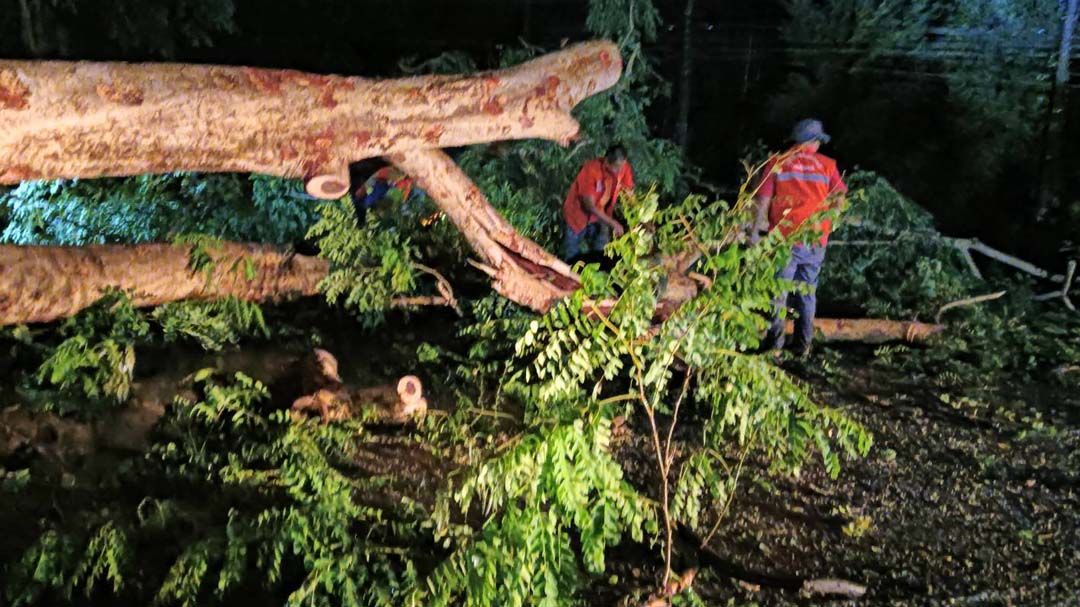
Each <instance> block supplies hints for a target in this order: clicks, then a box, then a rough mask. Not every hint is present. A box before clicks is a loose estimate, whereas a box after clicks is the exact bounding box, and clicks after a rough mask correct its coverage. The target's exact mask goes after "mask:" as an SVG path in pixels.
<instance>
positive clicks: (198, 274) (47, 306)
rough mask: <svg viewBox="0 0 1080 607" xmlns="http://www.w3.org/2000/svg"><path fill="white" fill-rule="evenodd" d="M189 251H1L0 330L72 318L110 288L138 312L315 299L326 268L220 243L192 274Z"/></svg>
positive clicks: (163, 247) (162, 247)
mask: <svg viewBox="0 0 1080 607" xmlns="http://www.w3.org/2000/svg"><path fill="white" fill-rule="evenodd" d="M191 246H192V245H172V244H140V245H89V246H83V247H33V246H14V245H0V325H10V324H17V323H30V322H47V321H51V320H55V319H58V318H65V317H67V316H71V315H73V314H75V313H77V312H78V311H79V310H82V309H83V308H85V307H87V306H89V305H90V304H92V303H94V302H95V301H97V300H98V299H100V298H101V295H102V293H103V292H104V291H105V290H106V289H109V288H113V289H120V290H123V291H125V292H127V293H129V294H130V296H131V299H132V302H133V303H134V304H135V305H136V306H139V307H144V306H156V305H161V304H164V303H169V302H173V301H181V300H190V299H215V298H221V297H226V296H230V295H231V296H235V297H238V298H240V299H243V300H246V301H268V300H277V299H282V298H286V297H291V296H297V295H314V294H316V293H318V284H319V281H320V280H322V279H323V278H324V277H325V276H326V273H327V270H328V268H329V265H328V264H327V262H326V261H325V260H323V259H319V258H316V257H305V256H302V255H296V256H291V257H290V256H287V255H286V254H285V253H284V252H282V251H280V250H279V249H277V248H274V247H271V246H264V245H253V244H240V243H230V242H225V243H220V245H211V246H207V247H206V248H205V251H206V253H207V254H208V255H209V256H210V262H209V265H206V266H205V267H204V269H203V270H193V269H192V267H191Z"/></svg>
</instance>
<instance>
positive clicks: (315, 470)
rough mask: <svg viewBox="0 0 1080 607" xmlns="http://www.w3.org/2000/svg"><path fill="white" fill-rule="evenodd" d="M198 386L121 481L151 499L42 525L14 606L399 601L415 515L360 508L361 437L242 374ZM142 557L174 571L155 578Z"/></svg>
mask: <svg viewBox="0 0 1080 607" xmlns="http://www.w3.org/2000/svg"><path fill="white" fill-rule="evenodd" d="M197 381H198V383H199V385H198V387H199V389H200V391H201V392H202V393H203V395H204V396H203V397H202V399H201V400H199V401H198V402H189V401H184V400H178V401H177V402H176V403H175V404H174V405H173V406H172V407H171V408H170V409H169V410H168V412H167V417H166V420H165V428H164V432H163V433H162V435H161V438H159V440H158V442H156V443H155V445H154V446H153V448H152V450H151V452H150V453H149V454H148V455H146V456H145V457H143V458H141V460H140V461H138V462H137V463H136V464H137V465H133V466H129V467H128V468H127V470H128V473H127V476H126V477H124V478H122V483H123V484H122V486H121V490H123V489H127V490H133V489H135V488H138V487H140V486H143V487H153V488H156V493H155V495H153V496H151V497H147V498H146V499H144V500H143V501H142V502H140V503H139V504H137V505H135V506H127V507H125V508H124V509H122V510H120V511H118V512H117V511H114V512H110V511H108V510H98V509H93V508H88V509H87V510H85V511H81V512H78V513H77V514H78V517H77V520H61V521H59V522H56V523H47V527H46V529H45V530H44V532H43V533H42V535H41V536H40V538H39V540H38V541H37V542H36V543H35V544H34V545H33V546H32V547H30V548H29V549H28V550H27V551H26V552H25V553H24V554H23V556H22V559H21V560H20V561H19V562H18V563H17V565H16V566H15V567H14V568H13V571H12V575H11V576H10V578H9V582H8V585H7V596H8V598H9V600H10V601H11V604H13V605H25V604H35V603H42V604H47V602H48V597H49V596H51V594H49V593H50V592H54V593H59V594H60V596H62V597H64V598H65V600H70V598H71V596H72V593H73V592H74V591H75V590H82V591H84V592H86V593H87V595H89V594H90V593H91V592H92V591H93V590H94V588H95V585H96V584H97V583H99V582H107V583H108V584H109V585H110V586H111V589H112V592H113V593H114V594H116V595H118V596H130V597H132V598H136V599H137V598H140V597H141V598H142V599H143V600H148V599H150V598H151V596H148V595H147V593H150V594H151V595H152V596H153V598H154V600H155V601H156V602H158V603H160V604H166V605H184V606H185V607H186V606H190V605H203V604H208V603H215V604H218V603H229V602H232V601H233V600H234V598H233V597H235V596H237V592H238V591H240V590H241V589H243V588H246V587H265V588H268V589H272V590H275V591H277V592H276V593H275V594H280V595H281V596H286V597H287V598H286V599H285V604H287V605H396V604H400V595H399V589H400V588H402V587H405V586H411V585H413V583H414V577H415V573H414V572H413V570H412V565H411V560H410V558H409V551H408V550H407V549H403V548H400V547H398V545H397V544H396V542H399V541H405V540H408V539H414V538H413V537H412V535H413V533H412V531H410V529H411V526H410V525H409V524H407V520H408V519H405V520H404V521H403V520H399V519H395V513H392V512H389V511H384V510H381V509H378V508H375V507H371V506H365V505H363V504H362V503H361V502H360V501H359V500H358V499H357V496H362V495H364V493H365V492H370V491H371V490H372V489H373V488H374V487H377V486H378V484H379V479H378V478H359V477H355V476H352V475H350V474H349V473H348V467H347V466H342V464H343V463H344V462H345V461H346V460H347V458H348V457H349V455H350V454H351V453H352V451H353V448H354V444H355V442H354V441H355V440H357V439H358V438H361V437H362V435H363V431H362V429H361V428H360V427H359V426H357V425H356V424H355V423H341V424H334V425H329V426H328V425H323V424H319V423H317V422H306V421H294V420H292V419H291V418H290V416H289V414H288V412H286V411H272V410H268V409H267V407H266V405H265V400H266V398H267V390H266V387H265V386H263V385H262V384H260V383H259V382H257V381H254V380H252V379H250V378H248V377H246V376H243V375H240V374H238V375H236V377H235V378H234V379H233V380H231V381H228V382H221V381H219V380H216V379H214V378H213V377H212V375H211V374H210V373H209V372H203V373H200V374H199V376H198V379H197ZM358 433H359V434H358ZM196 496H197V497H196ZM399 514H401V515H403V516H408V511H407V510H406V511H405V512H400V511H399ZM403 523H406V524H403ZM144 551H150V552H152V554H153V555H154V558H161V556H162V552H164V553H165V556H166V557H167V558H168V559H169V562H170V563H171V564H170V565H168V566H167V568H166V570H165V572H164V573H163V574H162V573H161V572H153V571H148V570H147V569H146V568H144V567H141V566H140V560H141V559H142V558H144V557H143V552H144ZM282 593H283V594H282Z"/></svg>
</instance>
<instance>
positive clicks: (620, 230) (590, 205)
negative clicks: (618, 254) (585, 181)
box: [578, 196, 626, 238]
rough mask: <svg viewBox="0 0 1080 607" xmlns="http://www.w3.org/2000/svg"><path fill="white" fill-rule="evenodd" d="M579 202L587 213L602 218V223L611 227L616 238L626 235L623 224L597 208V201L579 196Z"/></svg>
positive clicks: (590, 197)
mask: <svg viewBox="0 0 1080 607" xmlns="http://www.w3.org/2000/svg"><path fill="white" fill-rule="evenodd" d="M578 200H579V201H580V202H581V208H582V209H584V210H585V212H586V213H591V214H593V215H596V216H597V217H599V218H600V221H602V222H604V223H606V224H607V225H608V226H610V227H611V233H612V235H613V236H615V238H618V237H620V236H622V235H623V234H625V233H626V228H624V227H623V225H622V224H621V223H619V222H618V221H615V218H614V217H612V216H611V215H608V214H607V213H605V212H603V211H601V210H600V208H599V207H597V206H596V201H595V200H593V197H592V196H578Z"/></svg>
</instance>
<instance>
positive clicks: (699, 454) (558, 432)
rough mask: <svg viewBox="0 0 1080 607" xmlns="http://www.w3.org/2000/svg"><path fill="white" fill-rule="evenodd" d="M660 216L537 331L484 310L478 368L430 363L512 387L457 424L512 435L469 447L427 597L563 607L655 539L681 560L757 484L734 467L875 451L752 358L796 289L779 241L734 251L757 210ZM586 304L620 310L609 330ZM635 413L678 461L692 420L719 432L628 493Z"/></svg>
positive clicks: (844, 422)
mask: <svg viewBox="0 0 1080 607" xmlns="http://www.w3.org/2000/svg"><path fill="white" fill-rule="evenodd" d="M658 200H659V199H658V196H657V195H656V194H655V193H650V194H649V195H647V196H645V197H642V198H637V197H634V196H628V197H627V198H626V199H625V200H624V211H625V213H626V216H627V221H628V225H629V227H630V230H629V232H628V233H627V234H626V235H625V236H624V237H623V238H621V239H618V240H616V241H615V242H614V243H613V244H612V245H611V247H610V248H609V253H610V254H611V255H612V256H613V257H614V260H615V267H614V268H613V269H612V270H611V271H610V273H603V272H600V271H599V270H598V269H597V268H596V267H593V266H589V267H585V268H582V274H581V275H582V280H583V284H584V288H583V289H582V291H580V292H578V293H576V294H575V295H574V296H572V297H571V298H570V299H569V300H568V301H566V302H564V303H562V304H559V305H557V306H556V307H555V308H554V309H553V310H552V311H551V312H549V313H548V314H546V315H544V316H543V317H541V318H539V319H537V318H532V319H530V318H528V317H521V316H516V315H513V314H507V313H505V311H500V310H497V309H491V308H490V307H488V306H487V305H485V306H484V307H483V308H481V309H480V310H478V311H477V312H479V316H480V322H478V323H476V324H474V325H473V326H472V327H470V328H469V329H467V330H466V331H465V332H464V333H463V335H462V336H463V338H465V339H468V340H470V342H471V345H469V347H468V349H467V352H466V354H465V355H464V356H455V355H452V354H448V353H446V352H441V351H439V352H430V351H428V350H425V354H426V357H427V358H429V359H432V358H433V357H434V359H435V360H437V361H439V362H442V363H443V364H445V363H446V362H449V361H457V362H458V363H459V366H458V369H459V371H458V373H459V375H460V378H461V379H462V380H463V381H469V382H472V383H473V384H475V383H476V381H477V379H476V376H477V375H479V376H481V377H482V376H483V375H485V374H492V373H494V374H498V375H499V376H501V377H503V381H502V383H501V386H500V387H499V389H498V390H496V391H494V394H493V398H491V399H489V401H488V402H487V406H488V407H490V409H487V410H485V411H476V412H474V413H473V414H472V415H471V416H470V415H469V414H468V413H467V414H466V415H465V417H464V418H462V419H461V420H456V419H453V418H452V419H448V420H444V421H443V423H444V424H453V423H459V424H462V426H463V433H464V432H476V430H475V428H476V420H477V419H478V416H479V415H480V414H481V413H483V415H484V417H490V418H496V419H498V420H499V422H498V423H499V424H501V425H502V428H503V431H502V433H501V434H499V433H497V434H496V436H503V437H505V433H506V431H508V430H510V429H512V430H511V431H512V434H511V435H510V438H499V439H497V440H496V441H495V442H494V444H491V443H490V441H488V440H487V438H488V436H487V435H485V437H484V439H477V440H476V441H472V442H469V441H468V439H464V440H466V441H467V442H466V443H465V444H467V445H468V444H474V445H477V446H476V447H475V448H474V449H470V451H469V452H470V453H476V452H477V451H479V452H480V453H481V455H479V456H477V457H475V461H476V463H475V464H473V465H472V466H470V467H468V468H466V469H464V470H462V471H460V472H459V473H457V474H456V475H455V476H454V478H453V480H452V482H451V483H450V486H449V487H448V488H447V489H446V490H445V491H444V492H443V493H442V494H441V496H440V499H439V501H438V502H437V503H438V505H437V507H436V509H435V511H434V512H435V514H434V524H435V528H436V537H437V538H441V539H443V540H444V541H446V542H448V545H450V546H454V547H455V548H454V552H453V553H452V555H451V556H450V558H449V559H448V560H446V561H444V562H443V564H442V565H440V566H439V568H437V569H436V570H435V572H434V573H433V574H432V576H431V577H430V578H429V580H428V585H427V587H426V589H425V592H424V593H422V594H421V595H420V596H421V597H422V598H424V599H427V600H434V603H435V604H451V603H458V602H462V603H466V604H470V605H492V604H519V605H531V604H542V605H548V604H550V605H555V604H564V603H566V602H568V601H571V600H572V599H573V597H575V596H576V593H577V592H578V591H579V590H580V589H581V587H582V584H583V583H584V582H586V581H588V580H590V578H593V579H595V578H594V577H593V576H597V575H598V574H600V573H601V572H602V571H603V569H604V562H605V560H604V559H605V556H604V555H605V551H606V549H607V548H608V547H610V546H612V545H615V544H617V543H619V542H621V541H623V540H625V539H631V540H633V541H642V540H643V539H644V537H645V536H644V534H645V533H648V534H657V533H662V535H661V537H659V540H660V544H661V545H662V546H663V545H666V546H671V542H672V536H671V532H672V530H673V529H674V527H675V526H676V525H678V524H681V523H686V524H691V525H695V526H696V525H698V524H699V523H700V522H701V518H702V517H701V513H702V511H703V510H704V509H705V507H706V506H707V505H714V504H716V505H726V504H728V503H729V502H730V498H731V496H732V495H733V494H734V487H735V484H736V482H737V480H738V474H739V471H740V470H741V464H740V465H739V466H737V467H734V466H729V464H728V463H727V459H728V457H729V456H735V457H740V454H741V458H745V457H746V454H747V453H748V452H750V451H755V452H757V453H759V454H761V455H763V456H764V457H765V458H766V459H767V461H769V462H771V463H772V467H773V469H774V471H775V472H777V473H797V472H798V471H799V470H800V469H801V467H802V466H803V465H805V462H806V460H807V458H808V457H809V456H810V455H811V454H813V453H817V454H820V456H821V458H822V460H823V462H824V464H825V467H826V469H827V471H828V472H829V473H830V474H832V475H836V474H837V473H838V471H839V465H840V460H841V456H842V455H843V454H851V455H854V454H859V453H865V452H866V450H867V449H868V448H869V446H870V440H871V439H870V437H869V435H868V434H867V433H866V432H865V431H864V430H863V429H862V428H861V427H859V426H858V425H857V424H855V423H854V422H852V421H851V420H849V419H847V418H846V417H845V416H844V415H843V414H842V413H840V412H839V411H836V410H833V409H830V408H827V407H820V406H818V405H816V404H814V403H813V402H811V401H810V399H809V398H808V397H807V395H806V393H805V392H804V390H803V389H802V388H801V387H800V386H798V385H797V384H796V383H795V382H794V381H793V380H792V379H791V378H789V377H788V376H787V375H786V374H785V373H784V372H783V371H781V370H779V369H778V368H776V367H775V366H774V365H772V364H771V363H770V362H769V361H768V360H767V359H766V358H765V357H759V356H755V355H752V354H750V353H749V351H750V350H752V349H753V348H754V347H756V345H757V340H758V336H759V335H761V332H762V330H763V329H764V326H765V314H766V313H767V312H768V311H769V310H771V305H772V304H771V302H772V300H773V297H774V295H775V293H776V292H777V291H778V290H779V289H781V288H784V287H786V286H789V285H787V284H784V283H782V281H779V280H777V279H776V278H775V277H774V276H775V273H776V269H777V266H778V265H779V264H782V263H784V261H785V256H786V245H785V244H784V243H783V242H782V241H780V240H779V238H778V236H775V235H774V236H773V237H771V238H770V239H767V240H766V241H765V243H764V244H762V245H761V246H758V247H754V248H750V249H743V248H740V247H739V246H736V245H734V244H732V243H733V236H734V234H735V233H736V232H737V231H738V229H739V226H740V225H741V222H742V221H743V220H745V219H746V217H747V215H746V211H745V209H746V206H747V201H748V200H749V194H747V193H744V195H743V198H742V201H743V202H742V203H741V204H740V205H739V206H738V207H737V209H736V210H735V211H729V210H728V208H727V207H726V205H724V204H722V203H717V204H712V205H708V204H706V203H705V201H704V200H703V199H702V198H699V197H690V198H688V199H686V200H685V201H684V202H683V203H681V204H678V205H674V206H672V207H670V208H668V209H665V210H659V209H658V206H659V205H658ZM688 218H693V221H692V223H691V222H690V221H685V220H687V219H688ZM694 252H700V253H701V254H702V257H701V259H700V260H699V261H698V263H697V265H696V267H695V269H696V271H698V272H702V273H704V274H705V275H706V276H708V277H709V278H710V279H711V280H712V281H713V282H712V284H711V286H710V287H708V288H707V289H705V290H704V291H703V292H702V293H700V294H699V295H698V296H697V297H695V298H694V299H692V300H690V301H689V302H688V303H686V304H685V305H684V306H683V307H681V308H679V309H678V310H676V311H675V312H674V313H673V314H672V316H671V317H670V318H668V319H667V320H666V321H665V322H664V323H663V324H661V325H654V324H653V318H654V313H655V310H656V305H657V303H658V301H659V300H660V299H661V298H662V297H663V294H664V293H665V289H666V286H667V279H668V275H667V272H666V270H665V269H664V267H663V266H662V265H661V260H662V259H672V258H676V257H678V256H680V255H686V254H691V253H694ZM588 301H611V302H614V303H613V307H612V308H611V311H610V313H608V314H607V315H606V316H605V317H600V316H598V315H596V314H594V313H592V312H590V309H589V307H588V304H587V302H588ZM510 336H517V341H516V345H515V350H514V354H513V356H512V357H510V356H508V355H507V354H506V353H505V351H504V350H502V349H501V348H500V346H499V344H500V343H504V340H505V339H506V338H507V337H510ZM508 358H509V359H510V360H509V362H507V360H508ZM691 379H692V381H691ZM680 386H681V388H680ZM490 393H491V392H489V394H490ZM620 414H621V415H625V416H627V419H626V422H625V423H626V425H627V426H629V427H636V428H644V430H643V431H644V432H645V433H646V436H648V435H649V432H650V431H649V428H654V430H652V434H653V436H654V437H655V438H654V439H653V440H654V441H655V443H654V444H655V445H656V448H657V449H660V450H662V451H669V450H670V449H673V448H674V447H673V445H672V443H671V440H672V439H671V436H672V435H671V434H670V433H669V430H668V428H669V426H668V424H670V428H671V432H674V426H675V425H676V424H677V423H678V420H679V419H680V416H681V417H682V418H686V417H688V416H693V417H695V418H697V419H701V420H703V423H704V427H703V429H702V431H701V432H700V433H699V434H700V436H699V438H694V439H688V440H684V441H680V443H679V447H678V449H679V450H685V451H686V455H685V457H681V458H680V459H679V460H678V461H677V462H673V463H672V464H670V466H672V467H671V468H670V469H668V470H664V469H663V468H664V466H661V471H660V472H659V473H658V474H657V475H655V476H649V477H647V478H641V477H640V475H638V476H636V477H635V478H633V479H626V478H624V475H625V474H626V472H625V471H624V470H623V468H624V466H626V465H627V462H626V461H625V460H624V459H623V458H622V457H620V458H618V459H615V457H614V455H613V453H612V447H611V438H610V434H611V431H612V430H611V424H612V422H611V420H612V419H613V418H614V417H615V416H617V415H620ZM493 423H494V422H493ZM660 424H663V427H661V428H660V429H659V430H655V428H657V427H658V425H660ZM497 427H498V426H497ZM490 431H491V430H488V432H490ZM444 435H446V434H445V433H444ZM665 435H666V436H667V438H666V439H665V438H664V436H665ZM458 436H460V434H459V435H458ZM652 448H653V445H652V444H650V445H649V447H648V449H649V450H650V451H651V450H652ZM654 456H656V457H660V456H659V455H657V454H652V453H650V454H649V455H648V458H652V457H654ZM657 476H659V480H657ZM658 485H659V486H658ZM669 492H670V493H671V494H673V496H674V497H673V498H672V499H671V500H670V501H669V500H668V498H667V497H666V496H667V495H668V494H669ZM668 510H670V514H669V513H668ZM476 516H482V517H483V521H484V522H483V525H482V527H481V528H480V530H479V531H476V530H475V529H474V526H472V525H465V524H463V523H462V522H460V519H461V518H463V517H468V520H471V519H473V518H474V517H476ZM573 537H577V538H578V542H579V544H577V545H576V544H575V543H574V541H573V540H572V539H571V538H573ZM574 551H576V552H577V554H579V555H580V556H579V557H578V558H577V559H575V558H572V557H571V555H572V554H573V553H574ZM577 563H580V564H577ZM530 584H531V586H530Z"/></svg>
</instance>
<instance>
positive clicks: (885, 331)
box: [787, 318, 945, 344]
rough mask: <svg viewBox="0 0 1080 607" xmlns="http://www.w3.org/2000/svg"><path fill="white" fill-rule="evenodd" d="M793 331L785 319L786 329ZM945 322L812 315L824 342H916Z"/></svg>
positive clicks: (943, 328)
mask: <svg viewBox="0 0 1080 607" xmlns="http://www.w3.org/2000/svg"><path fill="white" fill-rule="evenodd" d="M793 330H794V326H793V324H792V322H791V321H790V320H789V321H788V322H787V332H788V333H791V332H792V331H793ZM944 330H945V325H937V324H928V323H922V322H915V321H907V320H882V319H877V318H815V319H814V332H815V333H816V334H817V335H818V336H819V337H820V338H821V339H822V340H823V341H833V342H836V341H857V342H861V343H866V344H882V343H886V342H890V341H906V342H910V343H918V342H923V341H926V340H927V339H928V338H929V337H930V336H932V335H936V334H938V333H941V332H942V331H944Z"/></svg>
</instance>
